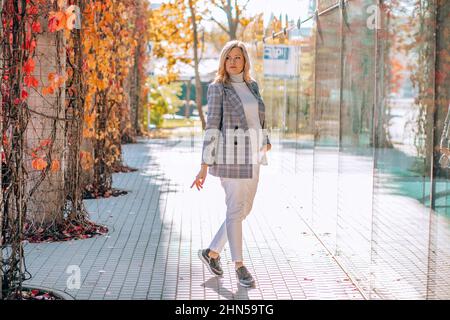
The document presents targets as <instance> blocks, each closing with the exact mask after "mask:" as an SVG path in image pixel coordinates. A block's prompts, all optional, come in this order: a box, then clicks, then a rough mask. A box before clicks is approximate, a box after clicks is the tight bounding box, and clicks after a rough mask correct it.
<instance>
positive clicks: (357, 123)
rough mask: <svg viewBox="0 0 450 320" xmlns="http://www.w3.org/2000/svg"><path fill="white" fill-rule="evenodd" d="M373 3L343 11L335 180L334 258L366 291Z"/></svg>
mask: <svg viewBox="0 0 450 320" xmlns="http://www.w3.org/2000/svg"><path fill="white" fill-rule="evenodd" d="M372 4H373V0H362V1H350V2H349V3H348V4H347V5H346V7H345V11H344V15H343V17H344V24H343V52H342V59H343V65H342V67H343V73H342V104H341V112H340V150H339V177H338V192H337V193H338V218H337V257H338V258H339V259H340V261H341V263H342V264H343V265H344V266H345V268H346V269H347V270H349V271H350V273H351V274H352V276H353V278H354V281H355V282H357V283H358V285H359V287H360V288H361V289H362V290H364V292H365V293H366V295H368V294H369V291H370V273H369V267H370V256H371V255H370V254H371V230H372V191H373V147H372V146H373V145H372V130H373V123H372V122H373V107H374V97H375V96H374V80H375V59H374V53H375V44H376V43H375V40H376V38H375V36H376V33H375V31H374V30H372V29H370V28H368V27H367V24H366V21H367V18H368V17H367V13H366V9H367V7H368V6H370V5H372Z"/></svg>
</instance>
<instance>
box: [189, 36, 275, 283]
mask: <svg viewBox="0 0 450 320" xmlns="http://www.w3.org/2000/svg"><path fill="white" fill-rule="evenodd" d="M250 65H251V64H250V59H249V56H248V53H247V49H246V47H245V45H244V43H243V42H241V41H237V40H234V41H230V42H228V43H227V44H226V45H225V47H224V48H223V49H222V52H221V54H220V61H219V69H218V71H217V74H216V78H215V80H214V82H213V83H212V84H210V85H209V87H208V118H207V123H206V134H205V139H204V143H203V152H202V163H201V169H200V171H199V173H198V174H197V176H196V178H195V180H194V182H193V183H192V185H191V188H192V187H193V186H194V185H195V186H196V187H197V189H198V190H201V189H202V188H203V184H204V182H205V179H206V176H207V172H208V168H209V173H210V174H211V175H213V176H217V177H220V182H221V185H222V187H223V189H224V190H225V195H226V197H225V201H226V206H227V211H226V218H225V221H224V223H223V224H222V226H221V227H220V228H219V230H218V231H217V233H216V235H215V237H214V238H213V239H212V241H211V243H210V245H209V247H208V248H206V249H203V250H202V249H200V250H199V258H200V259H201V260H202V261H203V263H204V264H205V265H206V266H207V268H208V270H209V271H210V272H211V273H212V274H214V275H219V276H221V275H222V274H223V270H222V266H221V263H220V252H221V251H222V249H223V247H224V246H225V244H226V243H227V241H228V243H229V246H230V251H231V258H232V260H233V262H234V264H235V270H236V276H237V279H238V281H239V284H240V285H242V286H244V287H250V286H252V285H253V284H254V279H253V277H252V275H251V273H250V272H249V271H248V269H247V268H246V267H245V265H244V260H243V253H242V251H243V249H242V238H243V235H242V221H243V220H244V219H245V217H246V216H247V215H248V214H249V213H250V211H251V209H252V205H253V200H254V198H255V195H256V190H257V187H258V181H259V170H260V165H261V164H263V165H267V159H266V156H265V154H266V152H267V151H269V150H270V149H271V144H270V142H269V138H268V135H267V133H266V127H265V106H264V102H263V100H262V98H261V95H260V93H259V88H258V84H257V83H256V81H255V80H254V79H252V78H251V77H250Z"/></svg>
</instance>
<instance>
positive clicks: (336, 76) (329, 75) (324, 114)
mask: <svg viewBox="0 0 450 320" xmlns="http://www.w3.org/2000/svg"><path fill="white" fill-rule="evenodd" d="M319 3H320V2H319ZM317 32H318V34H317V39H316V41H317V43H316V62H315V64H316V77H315V81H316V82H315V112H314V117H315V141H314V168H313V174H314V177H313V227H314V228H315V229H316V232H317V233H318V234H319V236H321V237H322V238H323V241H324V242H325V243H326V244H327V245H328V246H329V248H332V249H331V250H332V251H333V252H334V250H335V241H336V223H337V221H336V217H337V204H338V203H337V183H338V155H339V117H340V114H339V104H340V72H341V71H340V65H341V62H340V61H341V58H340V50H341V39H340V12H339V10H333V11H331V12H329V13H327V14H325V15H322V16H320V17H319V22H318V30H317Z"/></svg>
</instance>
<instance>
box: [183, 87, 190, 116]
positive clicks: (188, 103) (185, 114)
mask: <svg viewBox="0 0 450 320" xmlns="http://www.w3.org/2000/svg"><path fill="white" fill-rule="evenodd" d="M190 102H191V79H189V80H188V81H186V109H185V110H184V117H185V118H186V119H188V118H189V115H190V114H191V105H190Z"/></svg>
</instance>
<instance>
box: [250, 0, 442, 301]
mask: <svg viewBox="0 0 450 320" xmlns="http://www.w3.org/2000/svg"><path fill="white" fill-rule="evenodd" d="M340 3H341V1H337V0H322V1H321V0H319V1H317V3H315V4H314V6H313V7H315V8H317V15H315V17H313V18H312V19H309V20H308V21H307V22H305V23H302V24H301V26H300V29H298V28H297V27H296V26H292V27H289V28H288V31H287V32H286V33H282V32H281V33H280V34H276V35H275V36H274V37H267V36H266V38H264V40H265V41H262V38H263V34H265V35H272V33H273V32H275V33H276V32H278V31H280V30H282V28H283V26H284V24H283V25H282V23H281V22H280V21H278V20H277V19H276V18H273V19H272V21H271V22H270V25H269V26H268V28H266V30H263V26H262V23H261V20H255V21H253V22H252V24H251V26H249V30H250V31H249V32H248V35H244V40H246V41H247V43H248V47H249V48H250V51H251V54H252V60H253V61H254V70H255V71H256V72H255V77H256V78H257V80H258V81H259V82H260V83H261V87H262V88H263V90H262V91H263V97H264V99H265V103H266V107H267V110H266V112H267V120H268V123H269V127H270V129H271V137H272V142H273V151H274V152H273V153H272V155H271V157H272V158H271V166H269V168H268V169H269V170H271V171H270V174H273V175H277V176H279V178H280V180H281V181H282V184H283V185H284V187H285V188H284V190H283V192H286V193H289V194H290V195H291V199H292V204H289V205H292V206H293V207H294V208H295V210H293V211H292V212H293V213H292V214H299V215H301V218H302V219H304V220H305V221H306V222H307V223H308V225H309V226H310V227H311V229H312V230H313V232H314V234H315V236H317V237H318V238H319V239H320V240H321V242H322V243H323V244H324V245H325V246H326V248H327V249H328V250H329V252H330V254H331V255H333V256H334V257H335V258H336V260H337V261H338V262H339V263H340V264H341V265H342V267H343V268H344V269H345V270H346V271H347V272H348V274H349V276H350V278H351V280H352V281H353V282H354V283H355V284H356V285H357V286H358V287H359V289H360V290H361V291H362V292H363V293H364V294H365V296H366V297H367V298H370V299H405V298H408V299H448V298H450V285H448V284H447V282H448V280H447V278H448V275H450V220H449V219H450V188H449V174H450V125H449V121H450V114H449V112H450V77H449V76H448V74H449V71H450V55H449V42H450V37H449V34H450V19H449V16H450V2H449V1H440V0H427V1H423V0H421V1H419V0H390V1H388V0H383V1H376V0H354V1H352V0H349V1H343V3H344V5H342V4H340ZM291 14H294V13H291ZM258 19H261V17H258ZM295 23H296V22H295ZM292 24H294V22H292V23H291V25H292ZM255 34H256V40H255ZM285 48H286V49H285ZM287 52H288V53H287ZM283 59H285V60H286V61H285V62H286V63H287V64H289V66H288V67H285V66H283V67H281V66H282V64H281V63H282V62H280V61H281V60H283ZM292 59H293V60H292ZM292 61H294V62H295V63H293V62H292ZM283 68H285V69H283Z"/></svg>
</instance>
